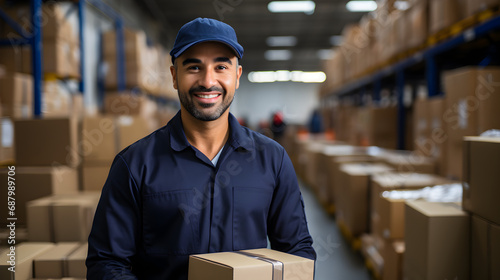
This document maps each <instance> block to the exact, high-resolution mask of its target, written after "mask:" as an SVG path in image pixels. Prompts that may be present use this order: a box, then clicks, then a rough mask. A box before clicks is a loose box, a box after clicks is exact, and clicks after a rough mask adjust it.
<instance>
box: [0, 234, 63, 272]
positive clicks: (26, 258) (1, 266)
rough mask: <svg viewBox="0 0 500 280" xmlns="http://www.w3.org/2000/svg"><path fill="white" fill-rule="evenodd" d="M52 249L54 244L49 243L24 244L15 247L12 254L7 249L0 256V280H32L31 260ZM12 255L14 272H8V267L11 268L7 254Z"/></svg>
mask: <svg viewBox="0 0 500 280" xmlns="http://www.w3.org/2000/svg"><path fill="white" fill-rule="evenodd" d="M53 247H54V244H53V243H49V242H24V243H21V244H19V245H17V246H16V247H15V251H14V252H12V251H10V249H8V250H7V251H5V254H3V253H2V254H0V279H17V280H29V279H31V278H33V260H34V259H35V258H36V257H37V256H39V255H41V254H43V253H45V252H47V251H48V250H50V249H52V248H53ZM12 253H13V254H14V255H15V263H14V270H15V272H12V271H10V270H9V267H12V263H10V257H11V256H10V255H9V254H12Z"/></svg>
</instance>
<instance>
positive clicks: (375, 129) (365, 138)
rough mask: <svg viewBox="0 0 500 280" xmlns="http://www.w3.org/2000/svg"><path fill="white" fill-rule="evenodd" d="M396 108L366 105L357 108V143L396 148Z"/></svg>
mask: <svg viewBox="0 0 500 280" xmlns="http://www.w3.org/2000/svg"><path fill="white" fill-rule="evenodd" d="M396 120H397V108H396V107H386V108H378V107H366V108H361V109H359V110H358V117H357V124H358V133H359V136H360V138H359V142H358V143H357V144H358V145H361V146H377V147H381V148H387V149H396V148H397V122H396Z"/></svg>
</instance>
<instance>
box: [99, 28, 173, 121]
mask: <svg viewBox="0 0 500 280" xmlns="http://www.w3.org/2000/svg"><path fill="white" fill-rule="evenodd" d="M123 32H124V46H123V48H124V54H125V60H124V61H123V64H124V67H125V69H126V70H125V86H126V88H127V89H126V90H125V91H124V92H118V86H119V85H118V71H117V67H118V65H117V59H118V58H117V47H118V46H117V41H116V31H115V30H110V31H107V32H105V33H104V34H103V53H104V65H105V69H106V71H105V72H106V75H105V86H106V90H107V92H106V93H105V99H104V103H105V105H104V112H105V113H106V114H113V115H140V116H141V117H142V118H143V119H144V120H145V121H146V122H147V127H148V129H149V131H154V130H156V129H157V128H159V127H161V126H164V125H165V124H166V123H167V122H168V121H169V120H170V119H171V118H172V117H173V116H174V115H175V113H176V111H177V108H172V106H171V105H168V104H164V103H162V102H157V101H156V99H157V98H163V99H166V100H177V98H178V97H177V92H176V90H175V89H174V87H173V80H172V75H171V72H170V66H171V65H172V62H171V57H170V55H169V54H168V52H167V51H166V50H165V49H163V48H162V47H161V46H159V45H148V43H147V38H146V33H145V32H144V31H141V30H132V29H128V28H125V29H124V30H123Z"/></svg>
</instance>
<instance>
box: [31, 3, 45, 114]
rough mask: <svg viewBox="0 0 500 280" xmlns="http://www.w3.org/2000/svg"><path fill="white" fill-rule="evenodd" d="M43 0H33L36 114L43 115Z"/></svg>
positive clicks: (33, 58)
mask: <svg viewBox="0 0 500 280" xmlns="http://www.w3.org/2000/svg"><path fill="white" fill-rule="evenodd" d="M41 15H42V0H31V20H32V34H31V41H32V42H31V57H32V63H33V65H32V71H33V88H34V98H33V99H34V115H35V117H42V87H43V84H42V71H43V69H42V65H43V60H42V26H41Z"/></svg>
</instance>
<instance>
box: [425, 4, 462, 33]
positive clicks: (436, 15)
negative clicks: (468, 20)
mask: <svg viewBox="0 0 500 280" xmlns="http://www.w3.org/2000/svg"><path fill="white" fill-rule="evenodd" d="M465 2H466V0H433V1H429V5H430V7H429V9H430V20H429V31H430V34H435V33H437V32H439V31H441V30H443V29H445V28H447V27H450V26H452V25H453V24H454V23H456V22H458V21H460V20H462V19H464V18H465V12H466V10H465V7H466V3H465Z"/></svg>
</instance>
